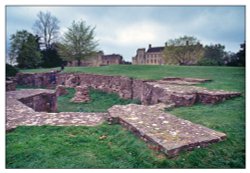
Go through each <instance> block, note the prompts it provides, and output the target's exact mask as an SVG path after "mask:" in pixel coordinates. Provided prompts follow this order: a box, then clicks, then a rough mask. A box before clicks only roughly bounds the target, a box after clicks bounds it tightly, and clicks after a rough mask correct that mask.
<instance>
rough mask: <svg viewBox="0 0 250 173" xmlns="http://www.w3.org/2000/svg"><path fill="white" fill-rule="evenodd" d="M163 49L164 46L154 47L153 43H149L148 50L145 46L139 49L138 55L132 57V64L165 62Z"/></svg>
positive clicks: (159, 63) (158, 63)
mask: <svg viewBox="0 0 250 173" xmlns="http://www.w3.org/2000/svg"><path fill="white" fill-rule="evenodd" d="M163 51H164V47H152V45H151V44H149V46H148V50H147V51H146V50H145V48H141V49H137V51H136V56H135V57H133V58H132V64H150V65H161V64H165V61H164V58H163Z"/></svg>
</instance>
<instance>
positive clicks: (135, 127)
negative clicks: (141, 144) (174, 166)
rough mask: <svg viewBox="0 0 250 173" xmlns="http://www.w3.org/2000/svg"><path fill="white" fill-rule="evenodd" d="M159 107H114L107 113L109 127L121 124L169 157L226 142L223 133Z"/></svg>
mask: <svg viewBox="0 0 250 173" xmlns="http://www.w3.org/2000/svg"><path fill="white" fill-rule="evenodd" d="M159 104H160V105H159ZM159 104H158V105H152V106H145V105H135V104H129V105H125V106H121V105H115V106H113V107H111V108H110V109H109V110H108V113H109V114H108V116H109V117H108V118H109V121H110V122H111V123H119V124H121V125H122V126H123V127H125V128H127V129H128V130H130V131H132V132H133V133H134V134H136V135H137V136H139V137H140V138H141V139H142V140H144V141H146V142H148V143H150V144H151V145H153V146H155V147H154V148H157V150H159V151H162V152H164V153H165V154H167V155H169V156H175V155H177V154H178V153H179V152H180V151H181V150H188V149H192V148H195V147H198V148H199V147H201V146H207V145H208V144H210V143H214V142H218V141H222V140H224V139H225V138H226V134H224V133H221V132H217V131H214V130H211V129H208V128H206V127H204V126H201V125H198V124H194V123H192V122H190V121H187V120H184V119H181V118H177V117H176V116H174V115H171V114H169V113H166V112H164V108H165V106H166V105H165V104H162V103H159ZM162 109H163V110H162Z"/></svg>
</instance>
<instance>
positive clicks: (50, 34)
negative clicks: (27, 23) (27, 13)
mask: <svg viewBox="0 0 250 173" xmlns="http://www.w3.org/2000/svg"><path fill="white" fill-rule="evenodd" d="M37 17H38V19H37V20H36V21H35V24H34V26H33V29H34V31H35V33H36V34H37V35H38V36H39V37H40V38H41V39H42V43H43V44H44V46H45V48H46V49H48V48H50V46H51V44H52V43H53V41H55V39H56V38H57V36H58V33H59V29H60V27H59V26H58V24H59V20H58V19H57V18H56V17H55V16H52V15H51V13H50V12H46V13H44V12H42V11H40V12H39V13H38V14H37Z"/></svg>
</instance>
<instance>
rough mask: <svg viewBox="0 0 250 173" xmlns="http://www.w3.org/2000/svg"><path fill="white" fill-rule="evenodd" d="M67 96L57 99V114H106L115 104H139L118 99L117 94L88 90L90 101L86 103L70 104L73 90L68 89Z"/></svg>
mask: <svg viewBox="0 0 250 173" xmlns="http://www.w3.org/2000/svg"><path fill="white" fill-rule="evenodd" d="M67 91H68V94H67V95H63V96H60V97H58V111H59V112H107V109H108V108H110V107H111V106H113V105H115V104H119V105H126V104H130V103H136V104H139V103H140V102H139V101H136V100H126V99H122V98H119V96H118V95H117V94H114V93H111V94H108V93H106V92H103V91H99V90H94V89H90V91H89V95H90V98H91V101H90V102H88V103H72V102H70V100H71V99H72V98H73V97H74V94H75V89H73V88H68V89H67Z"/></svg>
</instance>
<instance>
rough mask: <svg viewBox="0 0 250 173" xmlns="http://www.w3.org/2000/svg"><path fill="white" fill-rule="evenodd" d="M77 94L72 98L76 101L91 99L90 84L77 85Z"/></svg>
mask: <svg viewBox="0 0 250 173" xmlns="http://www.w3.org/2000/svg"><path fill="white" fill-rule="evenodd" d="M75 90H76V93H75V96H74V97H73V98H72V99H71V102H74V103H86V102H89V101H90V97H89V87H88V86H84V85H81V86H77V87H75Z"/></svg>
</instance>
